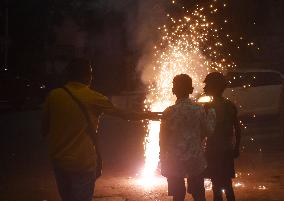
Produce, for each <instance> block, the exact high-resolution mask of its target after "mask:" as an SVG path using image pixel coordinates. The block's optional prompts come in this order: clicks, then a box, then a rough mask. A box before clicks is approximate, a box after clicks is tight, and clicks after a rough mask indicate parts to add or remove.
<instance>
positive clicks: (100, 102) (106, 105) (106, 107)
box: [92, 93, 115, 113]
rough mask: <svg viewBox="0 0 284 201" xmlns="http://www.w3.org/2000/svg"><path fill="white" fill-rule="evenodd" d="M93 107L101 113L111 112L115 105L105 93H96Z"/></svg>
mask: <svg viewBox="0 0 284 201" xmlns="http://www.w3.org/2000/svg"><path fill="white" fill-rule="evenodd" d="M92 104H93V107H94V108H95V110H97V111H98V112H99V113H111V112H113V111H114V110H115V107H114V105H113V104H112V102H111V101H110V100H109V99H108V98H107V97H106V96H104V95H102V94H99V93H95V97H94V101H93V103H92Z"/></svg>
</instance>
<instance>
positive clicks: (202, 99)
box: [197, 96, 213, 103]
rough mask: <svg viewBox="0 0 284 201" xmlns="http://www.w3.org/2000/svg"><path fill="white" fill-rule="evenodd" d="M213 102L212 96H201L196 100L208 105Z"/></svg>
mask: <svg viewBox="0 0 284 201" xmlns="http://www.w3.org/2000/svg"><path fill="white" fill-rule="evenodd" d="M212 100H213V97H212V96H202V97H200V98H199V99H198V101H197V102H199V103H209V102H212Z"/></svg>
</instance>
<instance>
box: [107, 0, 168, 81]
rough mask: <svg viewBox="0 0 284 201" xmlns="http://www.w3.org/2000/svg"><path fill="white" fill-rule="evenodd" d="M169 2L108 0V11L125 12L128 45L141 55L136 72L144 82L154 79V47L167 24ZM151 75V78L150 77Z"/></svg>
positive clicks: (165, 0)
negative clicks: (162, 27)
mask: <svg viewBox="0 0 284 201" xmlns="http://www.w3.org/2000/svg"><path fill="white" fill-rule="evenodd" d="M168 2H169V1H168V0H120V1H117V0H108V1H107V3H106V4H107V10H115V11H119V12H123V13H124V14H125V16H126V24H127V25H126V26H127V45H128V49H130V50H131V51H132V52H134V53H135V54H136V53H138V54H139V59H138V62H137V66H136V70H137V71H138V73H141V79H142V82H143V83H145V84H148V83H149V82H151V81H152V80H151V79H153V76H151V75H153V74H152V73H151V72H152V69H153V65H152V60H153V59H152V55H153V46H154V44H155V43H156V42H157V40H158V39H159V35H158V31H157V28H158V27H159V26H162V25H163V24H164V23H165V22H166V7H167V4H168ZM149 75H150V76H149Z"/></svg>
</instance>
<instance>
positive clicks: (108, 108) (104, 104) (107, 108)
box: [93, 94, 162, 120]
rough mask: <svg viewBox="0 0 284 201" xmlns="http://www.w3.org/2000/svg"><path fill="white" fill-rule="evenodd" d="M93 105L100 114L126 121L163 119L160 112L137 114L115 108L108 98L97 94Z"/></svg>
mask: <svg viewBox="0 0 284 201" xmlns="http://www.w3.org/2000/svg"><path fill="white" fill-rule="evenodd" d="M93 104H94V105H93V106H94V109H95V111H96V112H97V113H98V114H105V115H110V116H115V117H119V118H122V119H125V120H143V119H149V120H160V119H161V118H162V113H160V112H148V111H147V112H135V111H128V110H122V109H119V108H117V107H115V106H114V105H113V104H112V102H111V101H110V100H109V99H108V98H107V97H105V96H103V95H101V94H97V97H96V99H95V101H94V103H93Z"/></svg>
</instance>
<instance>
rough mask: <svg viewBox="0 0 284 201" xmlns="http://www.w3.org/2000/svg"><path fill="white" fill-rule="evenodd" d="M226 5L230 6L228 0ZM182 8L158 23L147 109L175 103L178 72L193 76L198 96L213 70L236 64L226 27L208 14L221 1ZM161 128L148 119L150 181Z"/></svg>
mask: <svg viewBox="0 0 284 201" xmlns="http://www.w3.org/2000/svg"><path fill="white" fill-rule="evenodd" d="M172 4H173V6H179V5H178V4H179V2H178V1H177V2H176V1H172ZM222 6H223V7H226V4H222ZM181 10H182V11H183V13H184V15H183V17H180V18H178V19H175V18H174V17H172V16H171V15H170V14H167V19H168V23H167V24H165V25H163V26H161V27H158V30H159V32H160V35H161V38H160V41H159V42H158V43H157V44H156V46H154V47H153V52H154V53H153V54H154V55H153V58H154V59H153V62H152V64H151V67H152V70H153V71H152V72H153V74H152V76H153V77H154V79H153V80H154V81H153V80H150V81H149V82H151V84H150V85H149V87H148V95H147V97H146V99H145V110H150V111H154V112H161V111H163V110H164V109H166V108H167V107H168V106H170V105H171V104H173V103H174V101H175V98H174V96H173V95H172V91H171V88H172V80H173V77H174V76H175V75H177V74H181V73H186V74H188V75H189V76H190V77H191V78H192V80H193V85H194V93H193V94H192V98H193V99H195V100H196V98H198V96H200V94H201V93H202V89H203V80H204V78H205V76H206V75H207V74H208V73H209V72H212V71H218V72H223V73H224V72H225V71H226V70H227V69H231V68H234V67H235V66H236V64H235V63H234V62H233V61H232V60H231V59H230V56H231V55H230V54H229V53H228V51H226V50H225V47H224V45H223V42H222V37H221V35H222V34H220V33H221V32H222V29H223V28H222V27H220V26H216V25H215V23H214V22H213V21H210V20H209V19H208V18H207V15H208V13H209V14H210V15H214V14H216V13H217V11H218V9H217V1H216V0H213V1H212V2H211V3H209V4H208V5H205V6H200V5H196V6H195V8H194V9H193V11H192V12H190V11H189V10H187V9H186V8H184V7H182V6H181ZM224 50H225V51H224ZM224 52H226V53H225V54H224ZM159 129H160V122H157V121H150V122H149V123H148V126H147V136H146V138H145V142H144V148H145V166H144V170H143V176H144V178H145V179H146V180H148V182H151V181H153V178H154V177H153V176H154V175H155V172H156V171H157V168H158V163H159Z"/></svg>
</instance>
